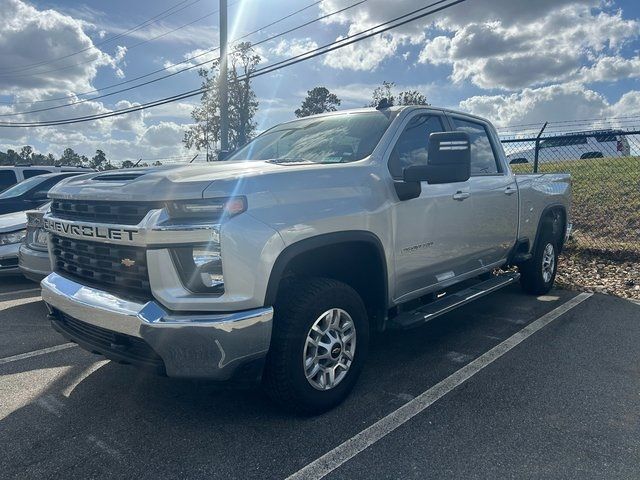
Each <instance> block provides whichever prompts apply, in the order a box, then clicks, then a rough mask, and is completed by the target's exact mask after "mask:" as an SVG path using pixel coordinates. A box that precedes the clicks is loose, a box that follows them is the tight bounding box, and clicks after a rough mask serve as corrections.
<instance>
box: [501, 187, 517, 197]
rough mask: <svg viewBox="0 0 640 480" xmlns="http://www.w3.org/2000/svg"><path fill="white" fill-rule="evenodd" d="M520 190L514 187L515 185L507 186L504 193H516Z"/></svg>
mask: <svg viewBox="0 0 640 480" xmlns="http://www.w3.org/2000/svg"><path fill="white" fill-rule="evenodd" d="M517 191H518V189H517V188H513V187H507V188H505V189H504V194H505V195H513V194H514V193H516V192H517Z"/></svg>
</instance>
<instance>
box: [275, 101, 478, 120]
mask: <svg viewBox="0 0 640 480" xmlns="http://www.w3.org/2000/svg"><path fill="white" fill-rule="evenodd" d="M425 109H427V110H436V111H438V112H442V113H450V114H455V115H464V116H465V117H469V118H475V119H477V120H481V121H484V122H487V121H489V120H488V119H486V118H483V117H479V116H477V115H473V114H471V113H468V112H463V111H460V110H453V109H450V108H444V107H436V106H433V105H394V106H391V107H385V108H380V109H378V108H375V107H362V108H351V109H347V110H336V111H335V112H325V113H320V114H318V115H310V116H308V117H304V118H314V117H317V118H320V117H328V116H334V115H345V114H352V113H365V112H376V111H379V112H390V113H392V114H394V116H395V115H398V114H399V113H401V112H405V111H411V110H425ZM296 120H300V119H299V118H295V119H292V120H289V121H287V122H282V124H286V123H290V122H295V121H296Z"/></svg>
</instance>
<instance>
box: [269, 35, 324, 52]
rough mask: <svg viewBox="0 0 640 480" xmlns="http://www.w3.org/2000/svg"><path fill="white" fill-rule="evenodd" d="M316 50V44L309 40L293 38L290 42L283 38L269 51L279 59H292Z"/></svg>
mask: <svg viewBox="0 0 640 480" xmlns="http://www.w3.org/2000/svg"><path fill="white" fill-rule="evenodd" d="M316 48H318V44H317V43H316V42H314V41H313V40H312V39H310V38H294V39H291V40H287V39H284V38H283V39H282V40H280V41H279V42H278V43H277V44H276V45H275V47H272V48H271V49H269V51H270V52H271V53H273V54H274V55H277V56H279V57H294V56H296V55H301V54H303V53H306V52H308V51H310V50H314V49H316Z"/></svg>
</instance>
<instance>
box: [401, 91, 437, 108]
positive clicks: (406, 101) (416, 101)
mask: <svg viewBox="0 0 640 480" xmlns="http://www.w3.org/2000/svg"><path fill="white" fill-rule="evenodd" d="M398 105H430V104H429V102H427V97H425V96H424V95H423V94H422V93H420V92H419V91H417V90H406V91H404V92H400V93H399V94H398Z"/></svg>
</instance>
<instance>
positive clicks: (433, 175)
mask: <svg viewBox="0 0 640 480" xmlns="http://www.w3.org/2000/svg"><path fill="white" fill-rule="evenodd" d="M428 153H429V156H428V160H427V164H426V165H412V166H410V167H407V168H405V169H404V170H403V177H404V181H405V182H406V183H416V182H418V183H419V182H423V181H426V182H427V183H430V184H440V183H457V182H466V181H467V180H469V177H470V176H471V143H470V141H469V135H468V134H467V133H466V132H436V133H432V134H431V135H430V136H429V152H428Z"/></svg>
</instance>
